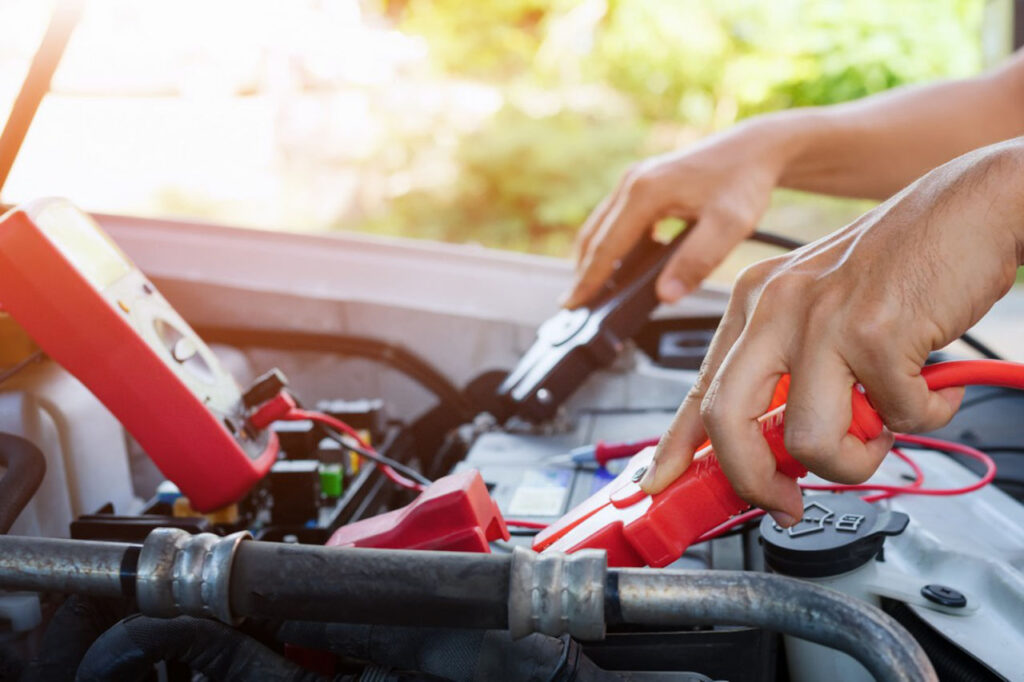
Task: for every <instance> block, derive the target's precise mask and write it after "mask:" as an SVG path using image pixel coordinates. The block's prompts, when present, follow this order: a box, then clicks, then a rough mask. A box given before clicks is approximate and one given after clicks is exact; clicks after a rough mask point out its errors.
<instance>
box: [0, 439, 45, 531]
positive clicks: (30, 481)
mask: <svg viewBox="0 0 1024 682" xmlns="http://www.w3.org/2000/svg"><path fill="white" fill-rule="evenodd" d="M0 467H3V468H5V469H7V473H5V474H4V477H3V478H2V479H0V535H2V534H4V533H6V532H7V531H9V530H10V529H11V526H12V525H13V524H14V520H15V519H17V518H18V515H19V514H21V512H22V510H23V509H24V508H25V505H27V504H28V502H29V500H31V499H32V496H33V495H35V492H36V490H38V489H39V484H40V483H42V482H43V475H44V474H46V458H45V457H43V453H42V452H41V451H40V450H39V448H37V447H36V446H35V445H33V444H32V443H30V442H29V441H27V440H25V439H24V438H19V437H18V436H12V435H11V434H8V433H0Z"/></svg>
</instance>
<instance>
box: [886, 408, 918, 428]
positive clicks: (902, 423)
mask: <svg viewBox="0 0 1024 682" xmlns="http://www.w3.org/2000/svg"><path fill="white" fill-rule="evenodd" d="M882 421H883V422H884V423H885V425H886V426H887V427H888V428H889V430H890V431H896V432H900V431H902V432H914V431H920V430H921V429H922V428H923V427H924V420H923V419H922V418H920V417H918V416H917V415H914V414H910V413H908V412H902V411H901V412H897V413H895V414H888V415H884V414H883V415H882Z"/></svg>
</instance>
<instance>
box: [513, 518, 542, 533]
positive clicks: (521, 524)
mask: <svg viewBox="0 0 1024 682" xmlns="http://www.w3.org/2000/svg"><path fill="white" fill-rule="evenodd" d="M505 525H506V526H516V527H518V528H534V529H536V530H544V529H545V528H547V527H548V525H549V524H547V523H543V522H541V521H526V520H525V519H505Z"/></svg>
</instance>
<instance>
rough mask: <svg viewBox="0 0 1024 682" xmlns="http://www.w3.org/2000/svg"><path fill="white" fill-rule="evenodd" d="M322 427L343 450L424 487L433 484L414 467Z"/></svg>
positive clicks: (322, 425) (325, 426)
mask: <svg viewBox="0 0 1024 682" xmlns="http://www.w3.org/2000/svg"><path fill="white" fill-rule="evenodd" d="M320 426H321V427H322V428H323V430H324V431H325V432H327V437H328V438H330V439H331V440H333V441H334V442H336V443H338V444H339V445H341V446H342V447H343V448H345V449H347V450H351V451H352V452H354V453H356V454H357V455H359V456H360V457H365V458H366V459H369V460H371V461H374V462H377V463H378V464H386V465H387V466H389V467H391V468H392V469H394V470H395V471H397V472H398V473H400V474H404V475H405V476H408V477H409V478H411V479H413V480H414V481H416V482H417V483H422V484H423V485H430V484H431V483H433V481H431V480H430V479H429V478H427V477H426V476H424V475H423V474H421V473H420V472H418V471H416V470H415V469H413V468H412V467H409V466H406V465H405V464H402V463H401V462H399V461H397V460H394V459H391V458H390V457H385V456H384V455H382V454H380V453H379V452H375V451H373V450H367V449H366V448H364V447H362V446H361V445H359V444H357V443H355V442H354V441H353V440H352V439H351V438H347V437H346V436H345V435H344V434H342V433H339V432H337V431H335V430H334V429H332V428H331V427H329V426H327V425H326V424H323V423H320Z"/></svg>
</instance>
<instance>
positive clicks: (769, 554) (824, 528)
mask: <svg viewBox="0 0 1024 682" xmlns="http://www.w3.org/2000/svg"><path fill="white" fill-rule="evenodd" d="M805 500H806V502H805V504H804V517H803V519H801V521H800V522H799V523H798V524H796V525H795V526H793V527H791V528H787V529H783V528H781V527H779V526H778V525H777V524H775V522H774V521H773V520H772V519H771V518H770V517H765V518H764V519H763V520H762V521H761V532H760V536H761V541H762V544H763V547H764V554H765V561H766V563H767V564H768V565H769V566H770V567H771V568H772V569H774V570H775V571H776V572H778V573H782V574H783V575H792V576H798V577H802V578H810V579H814V580H815V582H816V583H818V584H821V585H824V586H826V587H831V588H833V589H838V590H840V591H842V592H845V593H846V594H849V595H851V596H852V597H855V598H857V599H860V600H862V601H864V602H865V603H868V604H873V605H875V606H879V605H880V600H879V598H878V597H877V595H873V594H872V593H871V590H870V588H869V587H868V584H869V583H870V582H871V578H873V577H875V575H876V571H875V570H871V569H872V568H874V567H871V566H865V565H866V564H868V563H869V562H872V560H874V559H875V558H876V557H879V558H880V555H881V552H882V546H883V543H884V542H885V538H886V537H887V536H893V535H899V534H900V533H902V532H903V531H904V530H905V529H906V527H907V523H908V522H909V520H910V518H909V517H908V516H907V515H906V514H903V513H901V512H895V511H883V510H880V509H879V508H878V507H876V506H875V505H872V504H869V503H867V502H864V501H863V500H861V499H860V498H859V497H857V496H856V495H851V494H842V495H811V496H809V497H807V498H805ZM887 582H888V581H887ZM903 582H904V581H902V580H893V581H892V582H891V583H890V584H889V589H890V590H897V589H898V588H897V585H900V584H902V583H903ZM890 594H892V592H890ZM785 646H786V654H787V655H786V660H787V662H788V664H789V673H790V677H791V678H792V679H793V680H794V682H813V681H814V680H820V679H822V678H823V677H825V678H828V679H836V680H843V681H844V682H846V680H849V681H850V682H871V680H872V679H873V678H872V676H871V674H870V673H869V672H868V671H867V670H865V669H864V667H863V666H861V665H860V664H859V663H857V661H855V660H853V659H852V658H850V657H849V656H846V655H844V654H842V653H839V652H837V651H835V650H833V649H829V648H826V647H822V646H820V645H817V644H812V643H810V642H806V641H803V640H800V639H797V638H794V637H786V638H785Z"/></svg>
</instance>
